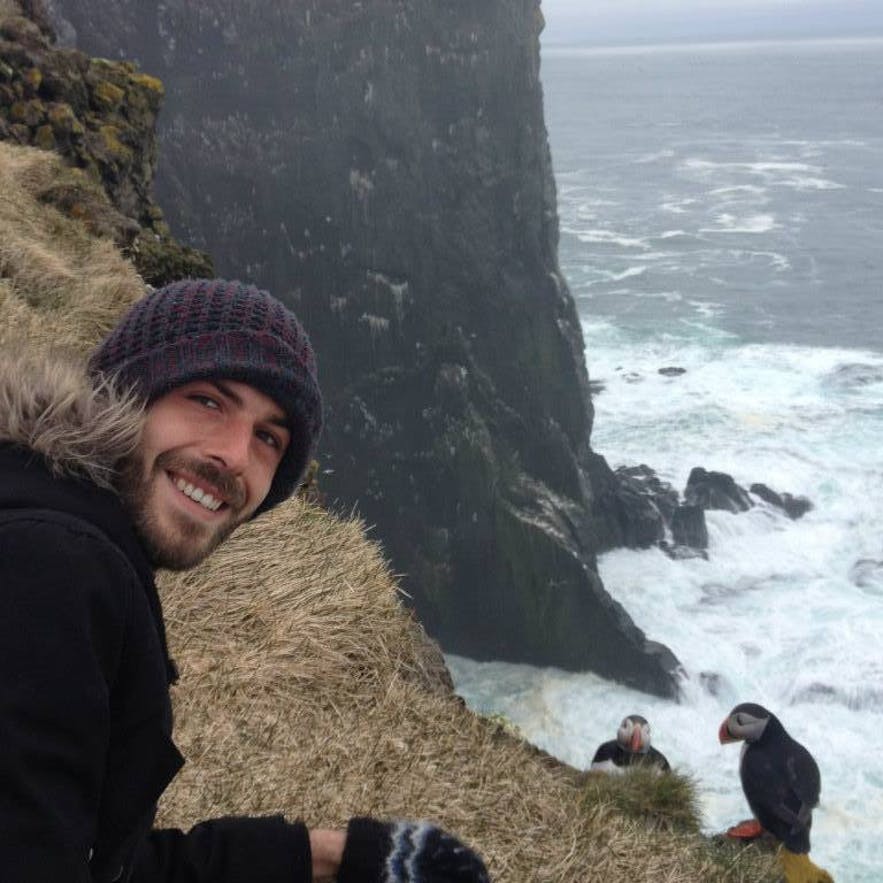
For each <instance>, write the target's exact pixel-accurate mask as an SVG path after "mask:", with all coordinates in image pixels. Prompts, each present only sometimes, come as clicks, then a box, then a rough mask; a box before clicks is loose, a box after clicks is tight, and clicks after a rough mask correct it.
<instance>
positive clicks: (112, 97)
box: [92, 80, 126, 110]
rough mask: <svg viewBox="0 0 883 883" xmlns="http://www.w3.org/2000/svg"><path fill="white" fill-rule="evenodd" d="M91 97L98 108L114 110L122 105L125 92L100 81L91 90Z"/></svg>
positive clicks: (111, 84)
mask: <svg viewBox="0 0 883 883" xmlns="http://www.w3.org/2000/svg"><path fill="white" fill-rule="evenodd" d="M92 96H93V98H94V99H95V102H96V104H98V105H99V106H100V107H102V108H104V109H106V110H114V109H116V108H118V107H119V106H120V104H122V101H123V99H124V98H125V97H126V92H125V90H124V89H120V87H119V86H115V85H114V84H113V83H111V82H108V81H107V80H101V81H100V82H99V83H98V84H97V85H96V86H95V88H94V89H93V90H92Z"/></svg>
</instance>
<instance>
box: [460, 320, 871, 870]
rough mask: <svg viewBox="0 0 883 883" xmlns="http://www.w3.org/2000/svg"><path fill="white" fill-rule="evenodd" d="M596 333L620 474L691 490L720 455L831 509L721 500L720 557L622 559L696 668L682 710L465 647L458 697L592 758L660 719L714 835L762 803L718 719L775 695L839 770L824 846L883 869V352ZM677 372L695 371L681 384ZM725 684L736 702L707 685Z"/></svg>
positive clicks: (602, 422) (597, 329)
mask: <svg viewBox="0 0 883 883" xmlns="http://www.w3.org/2000/svg"><path fill="white" fill-rule="evenodd" d="M584 333H585V337H586V341H587V351H588V353H589V364H590V369H591V373H592V376H593V377H594V378H596V379H602V380H603V381H604V384H605V390H604V392H603V393H601V394H600V395H598V396H597V397H596V399H595V410H596V417H595V427H596V429H595V434H594V436H593V446H594V447H595V449H596V450H599V451H601V452H603V453H605V454H606V455H607V457H608V459H609V460H610V462H611V465H612V466H616V465H619V464H621V463H625V464H635V463H641V462H646V463H648V464H650V465H652V466H653V467H655V468H656V469H657V470H658V472H659V473H660V475H661V476H662V477H663V478H664V479H666V480H668V481H671V482H672V483H673V484H674V486H675V487H677V488H679V489H682V488H683V486H684V484H685V483H686V479H687V476H688V474H689V471H690V469H691V468H692V467H693V466H697V465H701V466H704V467H706V468H709V469H718V470H722V471H725V472H729V473H730V474H732V475H733V476H734V477H735V478H736V480H737V481H738V482H739V483H741V484H743V485H744V486H748V485H750V484H751V483H752V482H755V481H761V482H764V483H766V484H768V485H769V486H771V487H773V488H774V489H776V490H779V491H789V492H791V493H796V494H804V495H806V496H808V497H809V498H810V499H811V500H812V501H813V502H814V504H815V509H814V510H813V511H812V512H810V513H809V514H808V515H806V516H805V517H804V518H803V519H801V520H799V521H791V520H789V519H788V518H787V517H786V516H785V515H783V514H782V513H780V512H778V511H777V510H774V509H772V508H771V507H769V506H767V505H765V504H761V503H760V502H758V505H757V506H756V508H754V509H753V510H751V511H750V512H747V513H743V514H739V515H733V514H730V513H728V512H709V513H707V520H708V526H709V536H710V547H709V560H708V561H703V560H701V559H692V560H687V561H672V560H671V559H669V558H668V557H666V556H665V555H664V554H663V553H662V552H660V551H658V550H648V551H629V550H619V551H615V552H611V553H608V554H607V555H604V556H602V558H601V559H600V561H599V567H600V571H601V575H602V578H603V580H604V583H605V586H606V587H607V589H608V591H610V592H611V594H613V596H614V597H615V598H616V599H617V600H618V601H620V602H621V603H623V604H624V606H625V607H626V609H627V610H628V611H629V612H630V613H631V614H632V616H633V618H634V619H635V621H636V623H637V624H638V625H639V626H640V627H641V628H643V629H644V630H645V631H646V632H647V633H648V634H649V635H650V636H651V637H653V638H655V639H657V640H661V641H663V642H664V643H666V644H668V646H670V647H671V648H672V650H673V651H674V652H675V653H676V655H677V656H678V657H679V658H680V660H681V661H682V663H683V664H684V666H685V669H686V672H687V675H688V680H687V681H686V683H685V686H684V697H683V699H682V701H681V702H680V703H673V702H669V701H665V700H661V699H656V698H653V697H648V696H646V695H643V694H640V693H637V692H635V691H631V690H627V689H624V688H622V687H617V686H615V685H613V684H611V683H608V682H605V681H602V680H601V679H599V678H597V677H595V676H593V675H587V674H572V673H565V672H561V671H557V670H552V669H534V668H531V667H528V666H511V665H505V664H500V663H485V664H477V663H472V662H468V661H466V660H461V659H457V658H453V659H452V660H451V665H452V669H453V673H454V676H455V681H456V683H457V687H458V690H459V691H460V692H461V693H462V694H463V695H464V696H466V698H467V700H468V701H469V703H470V704H471V705H474V706H476V707H478V708H483V709H486V710H491V709H494V710H498V711H501V712H502V713H504V714H506V715H507V716H509V717H511V718H512V720H513V721H515V723H517V724H518V725H519V726H520V727H521V728H522V729H523V731H524V732H525V734H526V735H527V736H528V738H530V739H532V740H534V741H536V742H537V744H539V745H541V746H542V747H543V748H545V749H547V750H549V751H551V752H552V753H554V754H556V755H557V756H559V757H562V758H563V759H565V760H567V761H569V762H570V763H573V764H575V765H576V766H580V767H585V766H587V765H588V764H589V762H590V760H591V755H592V752H593V751H594V749H595V747H596V746H597V745H598V744H599V743H600V742H601V741H604V740H606V739H609V738H611V737H612V735H613V733H614V730H615V727H616V724H617V722H618V720H619V719H620V718H621V717H622V715H624V714H627V713H629V712H633V711H637V712H640V713H642V714H644V715H645V716H646V717H648V718H649V720H650V721H651V724H652V725H653V729H654V733H655V742H656V745H657V747H659V748H660V750H662V751H663V752H664V753H665V754H666V755H667V756H668V758H669V760H670V761H672V763H673V764H674V765H675V766H677V767H679V768H680V769H682V770H684V771H686V772H689V773H692V774H693V775H695V776H696V777H697V779H698V780H699V782H700V787H701V802H702V810H703V814H704V820H705V825H706V828H707V829H708V830H710V831H712V830H720V829H721V828H723V827H724V826H726V825H729V824H731V823H733V822H735V821H737V820H739V819H741V818H744V817H745V816H746V815H748V811H747V807H746V805H745V802H744V797H743V796H742V794H741V790H740V787H739V782H738V773H737V769H738V752H737V751H736V750H732V749H731V748H730V747H722V746H720V745H719V744H718V742H717V739H716V733H717V727H718V725H719V723H720V721H721V720H722V719H723V717H724V716H725V714H726V713H727V711H728V710H729V708H730V707H732V706H733V705H734V704H736V703H737V702H740V701H748V700H753V701H757V702H760V703H762V704H764V705H767V706H768V707H770V708H771V709H772V710H773V711H774V712H776V713H777V714H778V716H779V717H780V718H781V719H782V721H783V723H784V724H785V726H786V727H787V728H788V729H789V730H790V731H791V733H792V735H794V736H795V737H796V738H798V739H799V740H800V741H802V742H803V743H804V744H806V745H807V747H809V748H810V750H811V751H812V752H813V753H814V755H815V756H816V758H817V760H818V761H819V765H820V767H821V770H822V781H823V792H822V805H821V806H820V808H819V809H818V810H817V811H816V814H815V820H814V825H813V843H814V846H813V855H814V858H815V859H816V860H817V861H818V862H820V863H822V864H824V865H827V866H828V867H829V868H830V870H831V871H832V872H833V873H834V876H835V877H836V878H837V879H838V880H845V881H848V880H854V881H858V880H861V881H871V880H875V879H877V878H876V877H875V876H874V874H875V871H874V870H873V869H874V868H879V867H880V866H881V865H883V790H881V789H883V764H880V763H879V762H877V761H876V757H877V756H878V754H877V745H876V739H874V738H872V739H871V740H870V743H868V742H867V741H866V740H865V739H864V736H863V734H868V733H871V734H876V733H879V732H881V731H883V729H881V728H883V686H881V685H883V661H881V657H880V654H879V651H878V648H879V635H880V633H881V631H883V596H881V595H880V594H879V593H878V592H877V591H875V588H874V587H875V585H876V583H875V582H874V581H875V580H880V581H881V582H883V565H881V571H880V573H877V572H876V571H875V569H874V568H875V562H876V563H879V561H880V559H883V541H881V536H883V502H881V501H883V464H881V461H880V458H879V445H878V441H879V438H880V437H881V435H883V355H880V354H875V353H870V352H854V351H850V350H842V349H840V350H838V349H834V348H817V349H813V348H801V347H787V346H766V345H739V344H738V342H737V341H736V340H735V339H734V338H733V337H731V336H727V335H724V334H722V333H720V332H719V331H717V330H715V329H713V328H709V327H708V326H705V327H704V328H703V327H702V326H701V325H697V326H695V328H694V330H693V332H692V333H690V334H687V335H675V334H668V335H660V336H658V337H657V338H654V339H653V340H641V339H639V338H635V337H633V336H632V335H631V334H629V333H627V332H623V331H621V330H619V329H617V328H615V327H613V326H612V325H609V324H608V323H606V322H604V321H600V320H596V321H592V322H590V323H588V322H587V323H585V324H584ZM666 365H678V366H680V367H683V368H685V369H686V373H684V374H683V375H681V376H678V377H666V376H662V375H660V374H659V373H658V369H659V368H660V367H663V366H666ZM636 377H637V378H639V379H640V381H641V382H635V378H636ZM862 561H865V562H870V564H869V565H867V566H866V568H865V576H866V579H865V580H864V582H865V585H861V584H860V583H861V582H862V579H861V569H860V568H859V570H858V571H857V570H856V565H857V562H862ZM869 586H870V591H869ZM711 676H714V679H715V683H716V685H717V686H716V692H717V695H713V694H712V693H711V692H709V691H708V690H707V689H706V688H705V687H704V686H703V682H704V681H705V682H708V679H709V677H711ZM862 745H864V746H865V748H860V746H862ZM845 868H849V869H850V871H849V874H845V873H844V872H843V871H844V869H845Z"/></svg>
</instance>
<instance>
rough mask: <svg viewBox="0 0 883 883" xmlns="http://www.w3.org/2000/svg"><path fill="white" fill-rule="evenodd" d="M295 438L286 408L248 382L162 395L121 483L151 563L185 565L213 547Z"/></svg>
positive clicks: (240, 518) (202, 383)
mask: <svg viewBox="0 0 883 883" xmlns="http://www.w3.org/2000/svg"><path fill="white" fill-rule="evenodd" d="M289 441H290V434H289V430H288V428H287V425H286V420H285V414H284V412H283V411H282V409H281V408H280V407H279V406H278V405H277V404H276V403H275V402H274V401H273V400H272V399H271V398H269V397H268V396H266V395H264V394H263V393H262V392H259V391H258V390H256V389H255V388H254V387H253V386H249V385H248V384H246V383H240V382H238V381H234V380H197V381H193V382H191V383H187V384H185V385H183V386H179V387H176V388H175V389H173V390H171V392H168V393H166V394H165V395H163V396H161V397H160V398H158V399H156V400H155V401H154V402H153V403H152V404H151V405H150V406H149V408H148V409H147V415H146V420H145V424H144V432H143V435H142V438H141V441H140V443H139V445H138V449H137V451H136V452H135V454H134V455H133V457H132V458H131V460H130V461H129V462H128V463H127V464H126V466H125V469H124V471H123V475H122V478H121V482H120V492H121V495H122V497H123V499H124V501H125V502H126V504H127V506H128V507H129V509H130V511H131V513H132V516H133V518H134V521H135V526H136V529H137V531H138V533H139V535H140V537H141V540H142V542H143V543H144V545H145V547H146V548H147V551H148V554H149V555H150V557H151V560H152V562H153V564H154V565H155V566H157V567H166V568H169V569H170V570H186V569H188V568H190V567H194V566H195V565H196V564H198V563H199V562H200V561H202V560H203V559H204V558H205V557H206V556H207V555H209V554H210V553H211V552H212V551H214V549H215V548H217V546H218V545H219V544H220V543H221V542H222V541H223V540H224V539H225V538H226V537H227V536H229V535H230V533H231V532H232V531H233V530H234V529H235V528H236V527H238V526H239V525H240V524H242V523H243V522H244V521H247V520H248V519H249V518H250V517H251V516H252V514H253V513H254V511H255V510H256V509H257V508H258V506H260V504H261V503H262V502H263V500H264V497H266V495H267V492H268V491H269V489H270V485H271V483H272V481H273V476H274V475H275V473H276V467H277V466H278V465H279V461H280V460H281V459H282V455H283V454H284V453H285V449H286V448H287V447H288V444H289Z"/></svg>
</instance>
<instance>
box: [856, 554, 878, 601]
mask: <svg viewBox="0 0 883 883" xmlns="http://www.w3.org/2000/svg"><path fill="white" fill-rule="evenodd" d="M849 579H850V582H852V584H853V585H856V586H858V587H859V588H861V589H873V590H875V592H879V593H881V594H883V561H879V560H877V559H875V558H859V560H858V561H856V562H855V564H853V565H852V567H851V568H850V570H849Z"/></svg>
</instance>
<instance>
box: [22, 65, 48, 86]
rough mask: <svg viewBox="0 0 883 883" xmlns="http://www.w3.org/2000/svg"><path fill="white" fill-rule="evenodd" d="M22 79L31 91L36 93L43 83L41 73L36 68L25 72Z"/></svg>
mask: <svg viewBox="0 0 883 883" xmlns="http://www.w3.org/2000/svg"><path fill="white" fill-rule="evenodd" d="M23 79H24V81H25V83H26V84H27V85H28V87H29V88H30V89H31V91H32V92H36V91H37V90H38V89H39V88H40V84H41V83H42V82H43V72H42V71H41V70H40V69H39V68H37V67H32V68H29V69H28V70H27V71H25V74H24V77H23Z"/></svg>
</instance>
